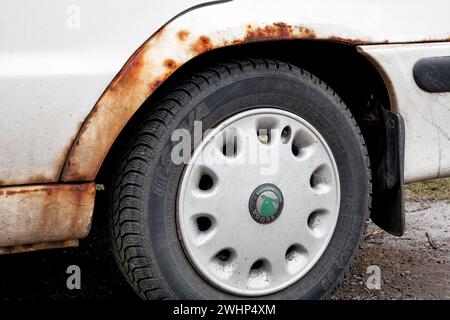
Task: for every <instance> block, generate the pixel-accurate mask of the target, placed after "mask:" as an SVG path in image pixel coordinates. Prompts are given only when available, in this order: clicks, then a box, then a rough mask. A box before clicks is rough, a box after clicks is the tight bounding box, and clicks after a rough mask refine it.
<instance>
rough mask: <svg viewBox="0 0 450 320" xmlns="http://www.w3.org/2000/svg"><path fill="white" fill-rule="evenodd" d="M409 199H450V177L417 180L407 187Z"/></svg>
mask: <svg viewBox="0 0 450 320" xmlns="http://www.w3.org/2000/svg"><path fill="white" fill-rule="evenodd" d="M405 190H406V200H407V201H436V200H450V179H449V178H447V179H437V180H430V181H426V182H417V183H413V184H410V185H407V186H406V187H405Z"/></svg>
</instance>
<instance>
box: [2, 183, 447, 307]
mask: <svg viewBox="0 0 450 320" xmlns="http://www.w3.org/2000/svg"><path fill="white" fill-rule="evenodd" d="M99 195H100V200H101V197H102V193H99ZM407 199H408V202H407V204H406V226H407V230H406V233H405V235H404V236H403V237H402V238H397V237H394V236H391V235H389V234H387V233H385V232H383V231H381V230H380V229H379V228H377V227H376V226H374V225H373V224H372V223H369V226H368V231H367V234H366V236H365V241H364V242H363V243H362V244H361V250H360V254H359V256H358V258H357V259H356V262H355V264H354V267H353V269H352V272H351V273H350V274H349V275H348V276H347V277H346V279H345V280H344V282H343V284H342V286H341V287H340V288H339V290H338V291H337V292H336V293H335V294H334V296H333V297H332V299H450V180H440V181H434V182H431V183H426V184H416V185H413V186H411V187H408V190H407ZM98 203H101V201H99V202H98ZM100 211H102V210H100ZM102 213H103V212H101V213H99V212H98V211H97V213H96V215H95V217H94V222H93V227H92V231H91V234H90V235H89V237H88V238H87V239H85V240H82V241H81V242H80V247H79V248H71V249H63V250H51V251H42V252H35V253H27V254H19V255H5V256H0V300H24V299H25V300H48V299H53V300H74V299H102V300H110V299H116V300H135V299H138V297H137V295H136V294H135V293H134V292H133V291H132V290H131V289H130V287H129V286H128V284H127V283H126V282H125V280H124V278H123V277H122V275H121V274H120V272H119V271H118V269H117V267H116V265H115V262H114V260H113V258H112V253H111V249H110V243H109V235H108V232H107V230H106V229H107V228H105V226H106V215H105V214H102ZM70 265H77V266H79V267H80V269H81V289H80V290H76V289H74V290H69V289H68V288H67V285H66V281H67V278H68V277H69V274H67V273H66V271H67V268H68V267H69V266H70ZM369 266H377V267H379V271H380V274H379V279H380V289H369V288H368V286H367V282H368V280H370V276H371V275H372V273H371V272H372V271H371V270H373V269H370V268H369V270H368V267H369ZM368 271H370V272H369V273H368ZM369 287H370V286H369Z"/></svg>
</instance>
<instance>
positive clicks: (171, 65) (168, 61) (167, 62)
mask: <svg viewBox="0 0 450 320" xmlns="http://www.w3.org/2000/svg"><path fill="white" fill-rule="evenodd" d="M164 66H165V67H166V68H167V69H169V70H174V69H176V68H177V63H176V62H175V60H173V59H166V60H165V61H164Z"/></svg>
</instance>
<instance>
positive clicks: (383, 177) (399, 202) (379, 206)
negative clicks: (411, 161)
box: [370, 109, 405, 236]
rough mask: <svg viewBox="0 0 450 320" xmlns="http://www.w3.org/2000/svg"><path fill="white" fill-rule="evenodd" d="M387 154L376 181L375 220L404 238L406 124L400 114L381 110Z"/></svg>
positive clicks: (387, 229) (384, 156)
mask: <svg viewBox="0 0 450 320" xmlns="http://www.w3.org/2000/svg"><path fill="white" fill-rule="evenodd" d="M382 113H383V118H384V123H385V133H384V139H385V141H384V144H383V145H384V151H383V156H382V159H381V162H380V165H379V167H378V170H377V173H376V174H377V176H376V178H375V181H374V183H375V184H374V188H373V192H374V195H373V198H374V199H378V201H374V203H373V207H372V213H371V215H370V217H371V219H372V221H373V222H374V223H375V224H376V225H378V226H379V227H380V228H382V229H383V230H385V231H387V232H389V233H391V234H393V235H396V236H402V235H403V234H404V232H405V205H404V191H403V185H404V150H405V124H404V120H403V118H402V116H401V115H399V114H396V113H393V112H391V111H389V110H386V109H382Z"/></svg>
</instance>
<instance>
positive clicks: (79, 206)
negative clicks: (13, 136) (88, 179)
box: [0, 183, 95, 252]
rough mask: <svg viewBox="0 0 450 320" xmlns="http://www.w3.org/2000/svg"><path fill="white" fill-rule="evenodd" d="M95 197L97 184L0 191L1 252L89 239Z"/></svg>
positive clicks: (59, 185)
mask: <svg viewBox="0 0 450 320" xmlns="http://www.w3.org/2000/svg"><path fill="white" fill-rule="evenodd" d="M94 198H95V184H94V183H84V184H50V185H40V186H18V187H7V188H0V226H1V228H0V248H3V249H2V250H0V252H2V251H8V250H9V249H5V248H8V247H17V246H24V245H27V246H28V247H27V248H28V249H27V250H28V251H29V250H32V246H31V247H30V246H29V245H33V244H39V243H41V244H42V243H53V244H54V243H55V242H61V241H66V240H75V239H80V238H83V237H85V236H87V234H88V232H89V229H90V225H91V218H92V213H93V209H94ZM40 247H42V245H41V246H40ZM11 250H13V251H14V250H16V249H11ZM11 250H9V251H11ZM24 250H25V249H24Z"/></svg>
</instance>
